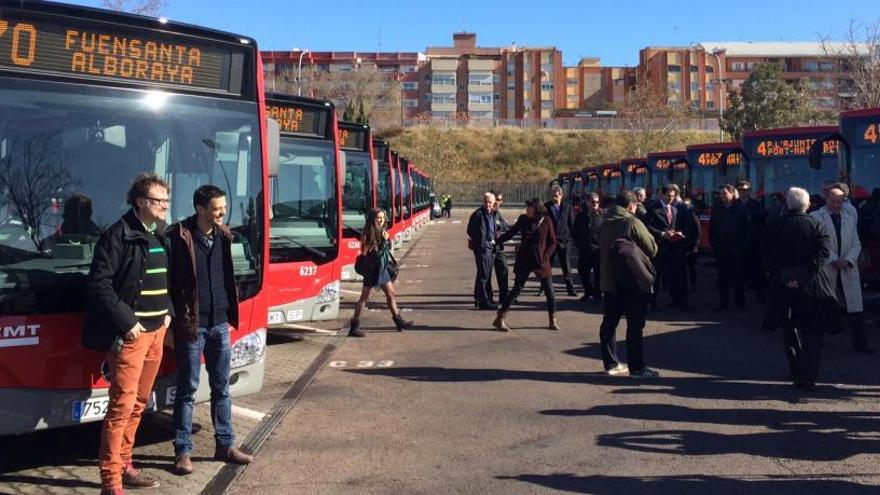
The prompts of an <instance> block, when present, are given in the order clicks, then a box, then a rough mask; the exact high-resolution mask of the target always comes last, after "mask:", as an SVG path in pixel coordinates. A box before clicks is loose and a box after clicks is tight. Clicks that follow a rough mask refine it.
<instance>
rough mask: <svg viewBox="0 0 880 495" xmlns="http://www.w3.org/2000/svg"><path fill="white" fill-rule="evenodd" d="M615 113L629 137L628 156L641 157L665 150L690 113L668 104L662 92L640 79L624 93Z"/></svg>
mask: <svg viewBox="0 0 880 495" xmlns="http://www.w3.org/2000/svg"><path fill="white" fill-rule="evenodd" d="M619 115H620V117H621V118H623V119H625V120H626V125H627V132H628V133H629V136H630V139H629V146H628V148H629V149H628V150H627V152H628V153H629V154H630V155H632V156H645V155H647V154H648V153H650V152H652V151H656V150H661V149H665V148H666V147H667V146H668V145H669V144H670V142H671V137H672V134H673V133H674V132H675V131H676V130H677V129H679V128H680V127H681V126H682V124H684V123H685V122H686V121H687V119H688V117H689V116H690V113H689V110H687V109H685V108H681V107H674V106H672V105H670V104H669V103H668V102H667V95H666V93H665V92H663V91H659V90H657V89H656V88H654V87H653V86H651V85H650V84H649V82H648V81H647V80H645V78H642V80H640V81H639V82H638V83H637V84H636V85H635V86H634V87H633V88H632V89H631V90H630V91H628V92H627V93H626V96H625V98H624V103H623V106H622V108H621V109H620V111H619Z"/></svg>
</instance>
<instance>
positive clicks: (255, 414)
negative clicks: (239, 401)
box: [232, 404, 266, 421]
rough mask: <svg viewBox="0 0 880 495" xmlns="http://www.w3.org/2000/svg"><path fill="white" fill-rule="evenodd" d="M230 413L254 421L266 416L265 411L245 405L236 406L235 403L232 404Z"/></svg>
mask: <svg viewBox="0 0 880 495" xmlns="http://www.w3.org/2000/svg"><path fill="white" fill-rule="evenodd" d="M232 413H233V414H236V415H238V416H244V417H245V418H250V419H253V420H255V421H262V420H263V418H265V417H266V413H261V412H260V411H254V410H253V409H248V408H246V407H241V406H236V405H235V404H232Z"/></svg>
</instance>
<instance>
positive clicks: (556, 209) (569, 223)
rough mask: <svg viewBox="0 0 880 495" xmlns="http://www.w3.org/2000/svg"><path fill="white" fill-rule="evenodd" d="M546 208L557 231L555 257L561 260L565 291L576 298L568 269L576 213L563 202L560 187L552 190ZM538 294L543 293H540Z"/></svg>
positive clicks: (545, 204) (569, 205) (554, 187)
mask: <svg viewBox="0 0 880 495" xmlns="http://www.w3.org/2000/svg"><path fill="white" fill-rule="evenodd" d="M544 206H545V207H546V208H547V215H548V216H549V217H550V220H552V221H553V228H554V230H555V231H556V243H557V244H556V252H555V253H554V256H556V258H557V259H558V260H559V267H560V268H562V278H563V279H564V280H565V289H566V291H568V295H569V296H576V295H577V292H575V290H574V285H573V284H572V283H571V270H570V269H569V267H568V244H569V241H570V239H571V228H572V227H573V226H574V211H572V209H571V203H569V202H567V201H563V195H562V188H561V187H559V186H553V187H552V188H551V189H550V201H547V202H546V203H544ZM551 260H552V258H551ZM538 293H539V294H541V293H542V292H541V291H538Z"/></svg>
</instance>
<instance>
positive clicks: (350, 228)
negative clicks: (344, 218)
mask: <svg viewBox="0 0 880 495" xmlns="http://www.w3.org/2000/svg"><path fill="white" fill-rule="evenodd" d="M342 227H343V228H346V229H348V230H351V231H353V232H354V233H355V234H357V235H358V237H361V236H362V235H364V230H363V229H356V228H354V227H352V226H351V225H349V224H347V223H345V222H342Z"/></svg>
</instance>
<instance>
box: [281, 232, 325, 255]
mask: <svg viewBox="0 0 880 495" xmlns="http://www.w3.org/2000/svg"><path fill="white" fill-rule="evenodd" d="M276 241H281V242H282V243H284V244H293V245H295V246H297V247H300V248H303V249H305V250H306V251H308V252H309V253H311V254H314V255H315V256H317V257H319V258H321V259H326V258H327V253H325V252H324V251H321V250H320V249H316V248H313V247H312V246H307V245H306V244H303V243H301V242H299V241H298V240H296V239H294V238H293V236H289V235H281V236H276V237H269V244H270V245H271V244H272V243H273V242H275V243H276V244H277V242H276Z"/></svg>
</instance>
